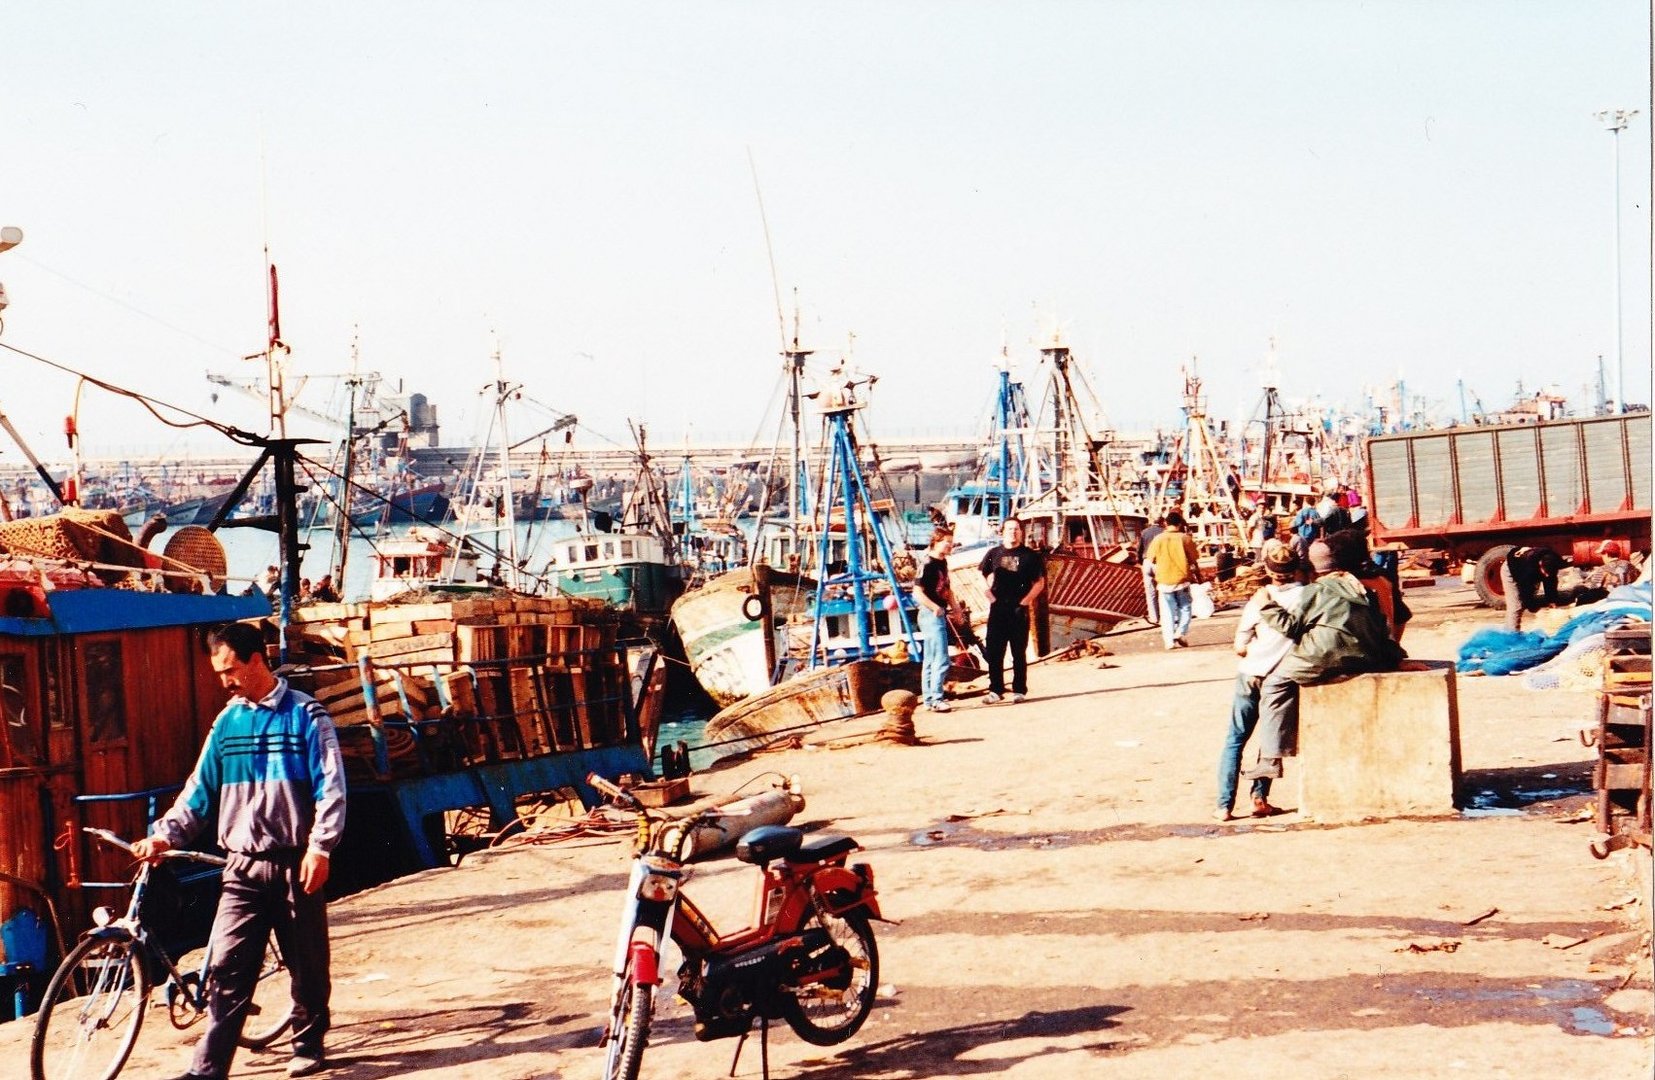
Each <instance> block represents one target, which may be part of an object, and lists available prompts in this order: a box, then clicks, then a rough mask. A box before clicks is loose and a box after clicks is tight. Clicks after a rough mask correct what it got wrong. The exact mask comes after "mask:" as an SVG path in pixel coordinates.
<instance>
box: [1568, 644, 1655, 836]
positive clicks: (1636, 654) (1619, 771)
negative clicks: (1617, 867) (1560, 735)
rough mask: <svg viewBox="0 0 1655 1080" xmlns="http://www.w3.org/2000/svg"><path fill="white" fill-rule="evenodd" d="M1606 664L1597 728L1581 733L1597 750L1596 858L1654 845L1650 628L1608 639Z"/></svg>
mask: <svg viewBox="0 0 1655 1080" xmlns="http://www.w3.org/2000/svg"><path fill="white" fill-rule="evenodd" d="M1604 646H1605V650H1606V653H1607V655H1606V657H1605V660H1606V663H1605V665H1604V671H1603V689H1602V690H1601V691H1600V692H1599V694H1598V701H1597V717H1596V720H1597V724H1596V727H1595V729H1594V730H1587V731H1582V732H1581V739H1582V741H1583V742H1585V743H1586V745H1588V746H1596V747H1597V752H1598V758H1597V762H1596V764H1595V765H1594V767H1593V769H1592V786H1593V787H1594V788H1596V789H1597V790H1596V798H1595V807H1594V808H1595V815H1594V816H1595V818H1596V825H1597V833H1598V837H1597V838H1595V839H1594V840H1593V841H1592V844H1591V850H1592V854H1593V855H1595V856H1597V857H1598V858H1600V859H1601V858H1604V857H1606V856H1607V855H1608V854H1609V853H1610V852H1611V851H1614V850H1615V849H1617V848H1622V847H1630V846H1632V845H1633V844H1639V845H1642V846H1643V847H1645V848H1648V847H1649V846H1650V768H1651V757H1650V736H1651V725H1650V704H1651V701H1650V697H1651V682H1650V628H1649V625H1648V624H1647V623H1640V624H1636V625H1634V626H1628V627H1619V628H1616V629H1612V630H1610V631H1608V633H1607V634H1606V635H1605V636H1604Z"/></svg>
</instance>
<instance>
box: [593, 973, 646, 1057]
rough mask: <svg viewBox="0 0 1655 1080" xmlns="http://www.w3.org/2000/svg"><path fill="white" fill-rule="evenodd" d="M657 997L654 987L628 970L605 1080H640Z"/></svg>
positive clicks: (617, 1011) (622, 989) (622, 988)
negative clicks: (635, 978)
mask: <svg viewBox="0 0 1655 1080" xmlns="http://www.w3.org/2000/svg"><path fill="white" fill-rule="evenodd" d="M654 1000H655V987H653V986H651V985H650V984H649V983H637V982H634V981H633V979H632V972H630V971H628V972H627V973H626V982H625V983H624V984H623V985H622V986H621V1007H620V1008H619V1009H618V1010H616V1014H615V1031H614V1034H613V1037H612V1039H611V1041H610V1043H609V1058H608V1061H607V1062H606V1064H605V1067H604V1072H603V1076H604V1080H638V1070H639V1069H640V1068H642V1067H643V1064H644V1047H645V1046H646V1045H648V1043H649V1015H650V1010H651V1008H652V1007H653V1005H654Z"/></svg>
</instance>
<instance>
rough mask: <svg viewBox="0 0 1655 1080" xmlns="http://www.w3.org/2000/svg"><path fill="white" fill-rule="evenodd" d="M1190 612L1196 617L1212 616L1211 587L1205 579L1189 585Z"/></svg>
mask: <svg viewBox="0 0 1655 1080" xmlns="http://www.w3.org/2000/svg"><path fill="white" fill-rule="evenodd" d="M1190 614H1191V615H1193V616H1195V617H1196V618H1197V619H1210V618H1212V617H1213V587H1212V586H1211V585H1209V584H1208V583H1207V582H1205V581H1198V582H1196V583H1195V584H1193V585H1191V586H1190Z"/></svg>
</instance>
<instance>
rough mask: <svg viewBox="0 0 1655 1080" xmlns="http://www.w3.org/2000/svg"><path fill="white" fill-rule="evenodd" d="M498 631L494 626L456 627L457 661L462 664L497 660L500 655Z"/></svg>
mask: <svg viewBox="0 0 1655 1080" xmlns="http://www.w3.org/2000/svg"><path fill="white" fill-rule="evenodd" d="M496 629H497V628H496V627H494V626H457V627H455V628H454V643H455V646H456V648H455V659H457V660H458V661H459V662H460V663H462V664H469V663H472V662H474V661H479V660H494V659H497V658H498V657H499V655H500V653H499V649H498V647H497V645H496V639H497V635H496V634H495V630H496Z"/></svg>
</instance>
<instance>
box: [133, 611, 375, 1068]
mask: <svg viewBox="0 0 1655 1080" xmlns="http://www.w3.org/2000/svg"><path fill="white" fill-rule="evenodd" d="M207 646H208V648H209V649H210V650H211V652H212V662H213V670H214V671H215V672H217V673H218V677H219V681H220V682H222V683H223V684H224V687H225V689H227V690H229V691H230V693H231V697H230V702H229V704H227V705H225V706H224V710H223V711H222V712H220V713H219V714H218V719H217V720H215V721H214V722H213V729H212V731H211V732H210V733H209V734H208V735H207V745H206V746H204V747H203V748H202V750H201V757H200V759H199V760H198V761H197V762H196V766H195V771H194V772H193V773H191V774H190V778H189V780H188V781H186V782H185V784H184V789H183V790H182V791H181V792H179V793H178V799H177V801H176V802H174V803H173V805H172V809H170V810H168V811H167V812H166V813H165V814H164V815H162V816H161V817H160V818H158V819H157V820H156V822H155V825H154V827H153V828H152V830H151V834H150V836H149V837H148V838H147V839H144V840H140V841H138V842H137V843H135V844H133V845H132V853H133V854H134V855H136V856H137V857H138V858H140V859H155V858H157V857H158V856H159V855H160V853H161V852H164V851H167V850H168V849H171V848H176V847H182V846H184V845H185V844H188V843H189V842H190V841H191V840H192V839H193V838H194V837H196V836H197V835H199V834H200V833H201V832H202V830H204V829H205V828H206V827H207V825H208V824H209V823H210V822H212V821H213V818H214V816H215V814H216V816H217V819H218V844H219V846H220V847H222V848H223V849H224V851H225V852H226V854H227V855H228V858H229V862H228V864H227V865H226V866H225V868H224V879H223V890H222V892H221V893H220V895H219V901H218V915H217V917H216V918H215V919H214V921H213V941H214V942H215V945H214V949H215V950H216V951H215V953H214V956H213V970H212V973H211V979H212V989H211V991H210V993H209V995H208V1003H207V1031H206V1034H204V1035H203V1036H202V1037H201V1041H200V1042H199V1043H197V1044H196V1048H195V1056H194V1058H193V1059H192V1061H191V1063H190V1071H189V1072H187V1073H185V1074H184V1076H183V1078H181V1080H224V1077H225V1076H227V1075H228V1074H229V1071H230V1061H231V1059H232V1058H233V1057H234V1056H235V1052H236V1040H237V1038H238V1037H239V1036H240V1035H241V1029H242V1025H243V1024H244V1023H245V1022H246V1020H247V1009H248V1005H249V1003H250V1002H251V1001H252V995H253V987H254V985H255V984H256V983H257V980H258V974H259V966H260V964H261V963H262V962H263V959H264V951H265V945H266V943H267V942H268V940H269V936H270V934H272V933H274V934H275V935H276V941H277V943H278V944H279V945H280V946H281V950H282V955H283V956H284V957H286V959H287V964H288V967H289V969H290V970H291V972H292V976H293V1059H292V1061H291V1062H289V1064H288V1069H287V1071H288V1075H290V1076H308V1075H310V1074H311V1073H313V1072H316V1071H318V1070H319V1069H321V1068H322V1066H323V1054H322V1038H323V1036H324V1035H325V1034H326V1033H327V1030H328V1023H329V1016H328V999H329V997H330V995H331V991H332V984H331V979H330V976H329V973H328V964H329V956H328V916H327V901H326V900H325V899H324V897H323V895H322V886H324V885H326V884H327V880H328V871H329V865H330V864H329V858H330V856H331V855H332V853H333V849H334V847H335V846H337V845H338V843H339V837H340V834H341V833H342V832H343V831H344V827H345V766H344V759H343V758H342V757H341V756H340V753H339V739H338V735H337V734H336V732H335V731H334V727H333V721H332V719H330V718H329V716H328V714H327V710H326V709H324V708H323V707H322V706H321V705H320V704H318V703H317V702H316V700H315V699H313V698H312V697H310V695H308V694H303V693H300V692H299V691H297V690H293V689H291V688H289V687H288V685H287V680H285V679H278V678H277V677H276V676H275V675H273V674H272V673H271V671H270V668H269V666H268V665H267V664H266V662H265V658H264V638H263V635H262V634H261V633H260V632H259V630H258V629H257V628H256V627H254V626H251V625H249V624H247V623H232V624H230V625H228V626H224V627H220V628H219V629H217V630H214V631H213V632H212V633H211V634H209V635H208V637H207Z"/></svg>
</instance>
